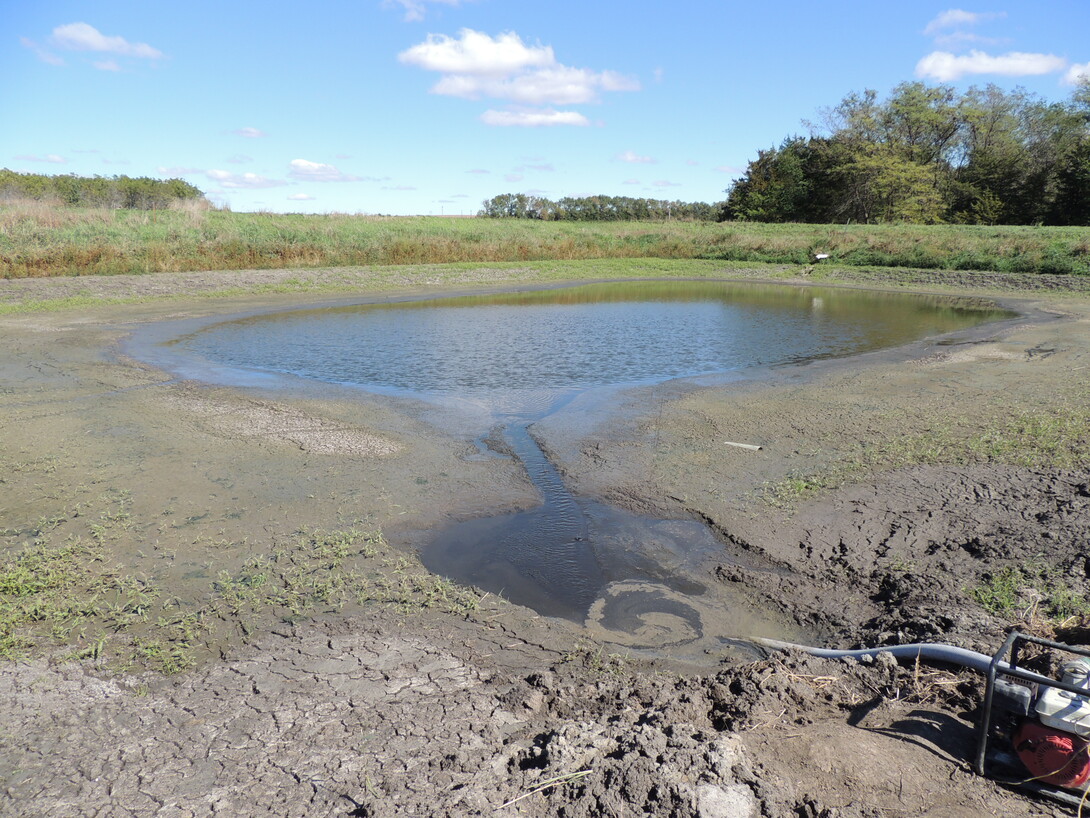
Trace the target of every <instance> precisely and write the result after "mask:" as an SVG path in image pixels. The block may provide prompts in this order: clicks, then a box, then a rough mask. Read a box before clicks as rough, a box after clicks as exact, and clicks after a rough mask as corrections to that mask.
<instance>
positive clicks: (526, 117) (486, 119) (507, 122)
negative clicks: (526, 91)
mask: <svg viewBox="0 0 1090 818" xmlns="http://www.w3.org/2000/svg"><path fill="white" fill-rule="evenodd" d="M481 122H483V123H484V124H485V125H496V126H499V127H511V126H516V127H522V128H537V127H541V126H549V125H578V126H585V125H589V124H590V120H589V119H587V118H586V117H585V116H583V115H582V114H581V113H579V112H578V111H554V110H552V109H545V110H539V111H485V112H484V113H483V114H481Z"/></svg>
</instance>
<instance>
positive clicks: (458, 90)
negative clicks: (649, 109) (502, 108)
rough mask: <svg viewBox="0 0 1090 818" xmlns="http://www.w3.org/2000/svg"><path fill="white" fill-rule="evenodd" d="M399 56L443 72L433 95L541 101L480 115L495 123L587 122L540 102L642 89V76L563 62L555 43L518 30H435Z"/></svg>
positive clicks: (557, 102) (566, 101) (592, 99)
mask: <svg viewBox="0 0 1090 818" xmlns="http://www.w3.org/2000/svg"><path fill="white" fill-rule="evenodd" d="M398 59H399V60H400V61H401V62H402V63H404V64H406V65H415V66H417V67H419V68H423V69H425V70H428V71H436V72H438V73H440V74H442V76H441V77H440V79H439V81H438V82H436V84H435V85H433V86H432V88H431V93H433V94H441V95H443V96H452V97H459V98H462V99H472V100H476V99H482V98H487V99H501V100H505V101H507V102H510V103H514V104H515V105H520V106H538V110H536V111H530V110H525V109H520V110H519V111H517V112H498V111H487V112H486V113H485V114H484V115H483V116H482V117H481V120H482V121H483V122H485V123H487V124H490V125H588V124H590V123H589V121H588V120H587V119H586V117H584V116H583V115H582V114H579V113H576V112H574V111H566V112H557V111H554V110H552V109H548V108H544V107H541V106H552V105H579V104H584V103H590V102H597V101H598V100H599V97H600V95H601V94H602V93H604V92H615V91H638V90H639V89H640V83H639V81H638V80H637V79H635V78H634V77H630V76H627V75H625V74H621V73H620V72H617V71H608V70H607V71H592V70H590V69H587V68H573V67H571V66H566V65H562V64H561V63H559V62H557V60H556V55H555V54H554V53H553V49H552V47H551V46H546V45H541V44H537V45H527V44H526V43H524V42H523V41H522V38H521V37H519V35H518V34H516V33H515V32H513V31H508V32H505V33H503V34H499V35H497V36H496V37H491V36H489V35H488V34H484V33H482V32H480V31H474V30H473V29H469V28H464V29H462V30H461V31H460V32H459V33H458V37H457V38H454V37H448V36H446V35H443V34H430V35H428V38H427V40H425V41H424V42H423V43H420V44H418V45H415V46H413V47H412V48H410V49H408V50H406V51H403V52H402V53H401V54H399V55H398Z"/></svg>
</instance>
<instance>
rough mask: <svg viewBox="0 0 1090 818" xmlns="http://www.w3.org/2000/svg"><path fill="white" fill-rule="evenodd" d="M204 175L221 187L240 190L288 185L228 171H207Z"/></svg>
mask: <svg viewBox="0 0 1090 818" xmlns="http://www.w3.org/2000/svg"><path fill="white" fill-rule="evenodd" d="M204 175H205V176H207V177H208V178H209V179H211V180H212V181H213V182H218V183H219V185H220V187H224V188H231V189H238V190H259V189H261V188H266V187H281V186H282V185H286V184H287V182H283V181H281V180H279V179H268V178H266V177H264V176H258V175H257V174H256V173H231V172H230V171H226V170H217V169H215V168H213V169H212V170H206V171H205V172H204Z"/></svg>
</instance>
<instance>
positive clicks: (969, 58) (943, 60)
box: [916, 51, 1067, 82]
mask: <svg viewBox="0 0 1090 818" xmlns="http://www.w3.org/2000/svg"><path fill="white" fill-rule="evenodd" d="M1066 67H1067V60H1065V59H1064V58H1063V57H1057V56H1055V55H1054V54H1025V53H1022V52H1018V51H1012V52H1010V53H1007V54H1000V55H998V56H994V57H993V56H992V55H990V54H987V53H985V52H983V51H970V52H969V53H968V54H964V55H960V56H959V55H955V54H951V53H950V52H948V51H934V52H932V53H931V54H928V55H927V56H926V57H924V58H923V59H922V60H920V61H919V62H918V63H917V64H916V76H918V77H920V78H928V77H929V78H932V79H936V80H938V81H939V82H950V81H951V80H957V79H961V78H962V77H964V76H967V75H970V74H999V75H1001V76H1004V77H1029V76H1040V75H1042V74H1051V73H1053V72H1056V71H1063V70H1064V68H1066Z"/></svg>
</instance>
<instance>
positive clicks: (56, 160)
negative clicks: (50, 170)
mask: <svg viewBox="0 0 1090 818" xmlns="http://www.w3.org/2000/svg"><path fill="white" fill-rule="evenodd" d="M15 158H16V159H19V160H22V161H23V162H48V163H49V164H51V165H66V164H68V160H67V159H65V158H64V157H63V156H58V155H57V154H55V153H47V154H46V155H45V156H37V155H33V154H23V155H21V156H16V157H15Z"/></svg>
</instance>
